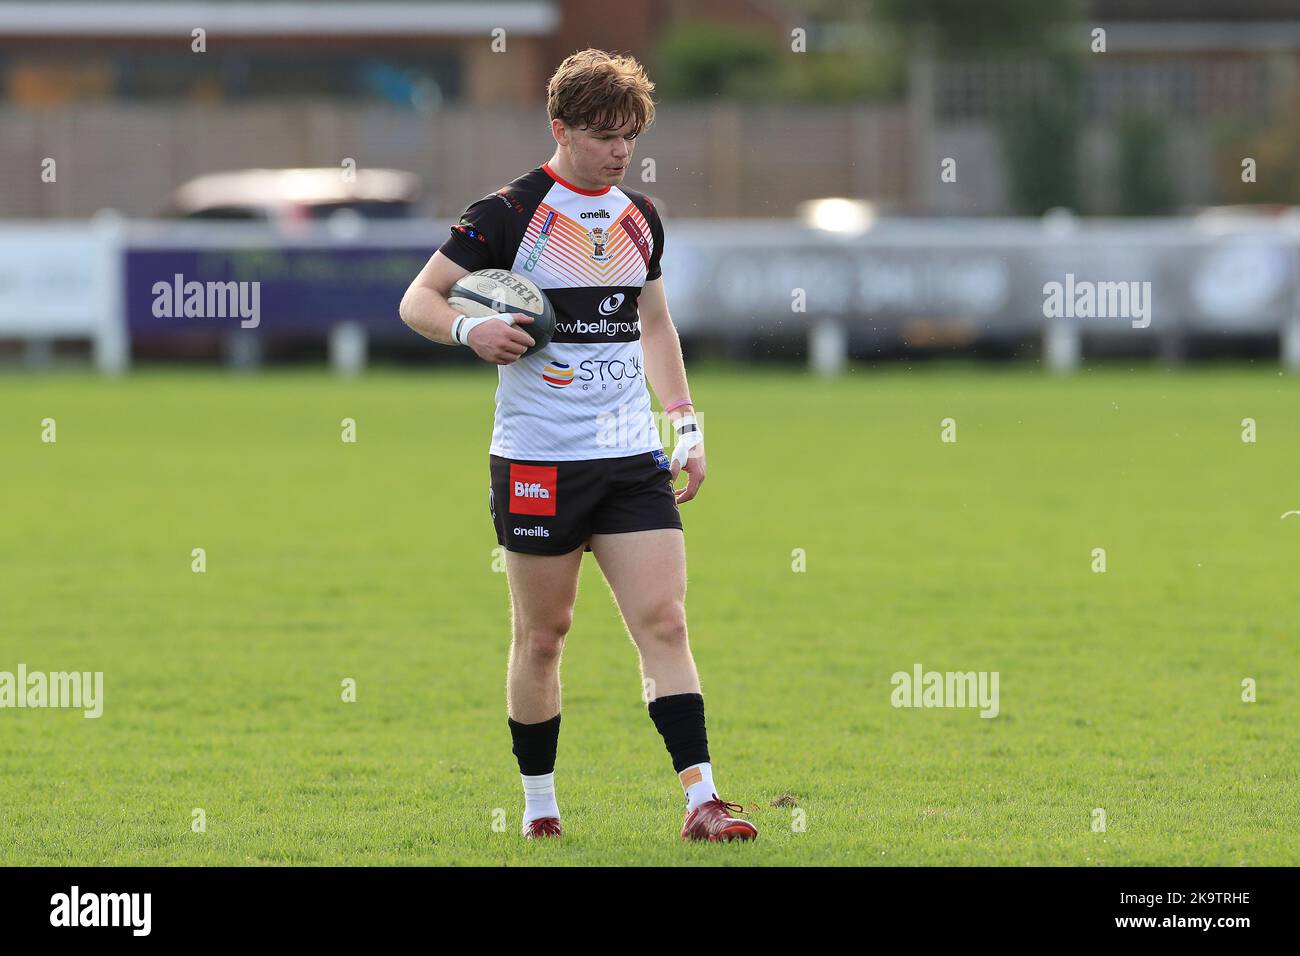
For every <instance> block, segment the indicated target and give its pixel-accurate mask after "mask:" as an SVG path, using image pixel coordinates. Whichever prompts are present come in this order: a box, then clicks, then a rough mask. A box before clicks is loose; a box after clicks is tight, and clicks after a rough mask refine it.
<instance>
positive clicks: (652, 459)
mask: <svg viewBox="0 0 1300 956" xmlns="http://www.w3.org/2000/svg"><path fill="white" fill-rule="evenodd" d="M488 457H489V461H490V468H491V474H492V486H491V490H490V491H489V492H488V506H489V508H490V509H491V511H492V522H493V524H495V525H496V532H497V544H501V545H504V546H505V548H506V550H507V551H518V552H522V553H524V554H567V553H568V552H570V551H572V550H573V549H574V548H577V547H580V546H583V545H586V546H587V550H588V551H590V550H591V546H590V545H589V544H588V541H589V539H590V538H591V536H592V535H593V534H619V533H621V532H625V531H650V530H653V529H656V528H677V529H679V530H680V529H681V527H682V519H681V515H680V514H679V513H678V511H677V499H676V498H675V497H674V495H673V483H672V472H671V471H669V463H668V456H667V455H665V454H664V453H663V452H662V451H647V452H642V453H641V454H639V455H629V456H627V457H626V458H594V459H588V460H584V461H531V460H524V459H517V458H501V457H499V456H497V455H489V456H488Z"/></svg>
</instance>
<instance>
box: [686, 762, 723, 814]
mask: <svg viewBox="0 0 1300 956" xmlns="http://www.w3.org/2000/svg"><path fill="white" fill-rule="evenodd" d="M677 778H678V779H679V780H681V782H682V789H683V790H685V791H686V812H687V813H690V812H691V811H692V810H694V809H695V808H696V807H698V806H699V805H700V804H701V803H704V802H705V801H708V800H716V799H717V797H718V792H717V789H716V788H715V787H714V786H713V766H712V764H707V763H697V764H692V765H691V766H689V767H687V768H686V769H685V770H683V771H682V772H681V773H679V774H678V775H677Z"/></svg>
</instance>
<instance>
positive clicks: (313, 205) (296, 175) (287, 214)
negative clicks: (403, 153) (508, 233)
mask: <svg viewBox="0 0 1300 956" xmlns="http://www.w3.org/2000/svg"><path fill="white" fill-rule="evenodd" d="M420 192H421V182H420V177H419V176H417V175H415V174H414V173H408V172H403V171H401V170H397V169H358V170H353V171H351V172H350V173H349V171H347V170H345V169H344V168H342V167H333V168H332V167H324V168H315V169H244V170H238V171H234V172H226V173H208V174H206V175H203V176H198V177H196V178H194V179H191V180H190V181H189V182H187V183H185V184H184V185H182V186H180V187H178V188H177V189H176V190H175V192H173V193H172V196H171V201H170V203H169V206H168V209H167V212H166V215H167V216H168V218H173V219H221V220H252V221H257V222H270V223H275V224H280V225H287V224H289V223H297V222H307V221H311V220H329V219H331V218H347V219H354V218H357V217H359V218H362V219H407V218H412V217H414V216H416V215H418V214H419V211H420V210H419V208H418V206H417V201H418V200H419V197H420Z"/></svg>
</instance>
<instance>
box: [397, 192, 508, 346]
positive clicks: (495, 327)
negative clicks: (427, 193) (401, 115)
mask: <svg viewBox="0 0 1300 956" xmlns="http://www.w3.org/2000/svg"><path fill="white" fill-rule="evenodd" d="M510 225H512V224H511V222H510V220H508V213H507V211H506V208H504V204H503V203H502V200H500V198H499V196H495V195H491V196H485V198H484V199H480V200H478V202H476V203H472V204H471V206H469V208H468V209H465V215H464V216H461V219H460V221H459V222H458V224H456V225H455V226H452V229H451V235H450V238H448V239H447V241H446V242H445V243H443V245H442V247H441V248H439V250H438V251H437V252H434V254H433V256H430V259H429V261H428V263H425V267H424V268H422V269H420V274H419V276H416V277H415V281H413V282H412V284H411V287H409V289H407V291H406V295H403V297H402V304H400V306H398V313H399V315H400V316H402V321H404V323H406V324H407V325H409V326H411V328H412V329H415V330H416V332H419V333H420V334H421V336H424V337H425V338H428V339H430V341H433V342H438V343H439V345H461V342H458V341H456V338H455V337H454V336H452V332H454V323H455V321H456V319H458V316H460V312H459V310H456V308H455V307H452V306H451V304H450V303H448V302H447V297H448V295H450V294H451V287H452V286H454V285H455V284H456V282H458V281H459V280H460V278H461V277H463V276H468V274H469V273H471V272H473V271H476V269H487V268H494V267H495V265H497V264H498V261H502V260H504V259H506V258H507V256H506V254H504V248H506V245H504V243H506V239H507V235H508V226H510ZM489 235H490V237H491V241H489V238H487V237H489ZM507 268H508V267H507ZM512 317H513V320H515V323H530V321H533V320H532V319H530V317H529V316H526V315H519V313H513V316H512ZM502 319H503V321H480V323H478V324H477V325H473V328H471V329H469V334H468V337H464V334H463V333H464V329H465V328H469V325H468V324H464V323H461V337H463V338H464V343H465V345H468V346H469V347H471V349H473V351H474V354H476V355H477V356H478V358H481V359H482V360H484V362H491V363H493V364H497V365H508V364H510V363H511V362H513V360H515V359H517V358H519V356H520V355H523V354H524V351H526V350H528V347H529V346H532V345H533V338H532V336H529V334H528V333H526V332H524V330H523V329H519V328H515V325H511V324H510V321H508V320H507V316H502Z"/></svg>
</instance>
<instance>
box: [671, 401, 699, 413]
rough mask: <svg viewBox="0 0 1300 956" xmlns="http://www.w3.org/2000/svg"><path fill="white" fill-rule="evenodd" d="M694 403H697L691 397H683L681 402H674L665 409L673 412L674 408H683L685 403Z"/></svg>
mask: <svg viewBox="0 0 1300 956" xmlns="http://www.w3.org/2000/svg"><path fill="white" fill-rule="evenodd" d="M694 404H695V403H694V402H692V401H691V400H690V399H689V398H683V399H682V400H681V401H680V402H673V403H672V404H671V405H669V406H668V407H667V408H665V409H664V411H665V412H671V411H673V410H674V409H677V408H681V407H682V406H683V405H694Z"/></svg>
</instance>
